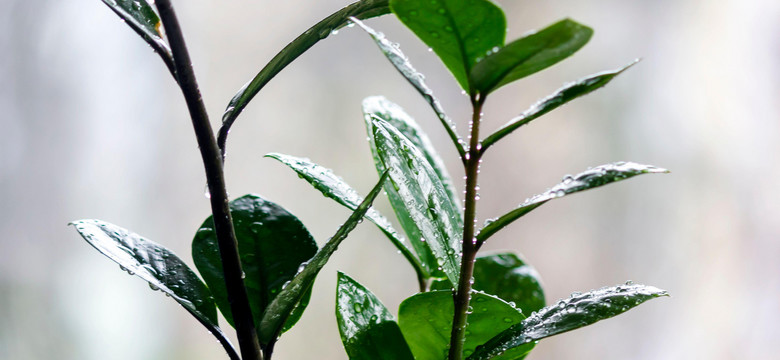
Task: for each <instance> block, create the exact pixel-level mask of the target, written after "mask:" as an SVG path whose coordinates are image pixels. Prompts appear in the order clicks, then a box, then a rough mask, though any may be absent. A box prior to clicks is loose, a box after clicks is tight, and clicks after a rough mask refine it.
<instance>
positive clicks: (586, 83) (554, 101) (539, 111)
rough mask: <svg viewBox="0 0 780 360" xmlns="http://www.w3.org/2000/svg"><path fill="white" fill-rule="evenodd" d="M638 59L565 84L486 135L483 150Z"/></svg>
mask: <svg viewBox="0 0 780 360" xmlns="http://www.w3.org/2000/svg"><path fill="white" fill-rule="evenodd" d="M638 61H639V60H636V61H634V62H632V63H631V64H628V65H627V66H624V67H623V68H620V69H617V70H611V71H604V72H601V73H598V74H594V75H591V76H588V77H586V78H584V79H580V80H577V81H575V82H573V83H570V84H566V85H564V86H563V87H562V88H560V89H558V90H557V91H556V92H555V93H553V94H552V95H550V96H548V97H546V98H544V99H542V100H539V101H538V102H537V103H536V104H534V105H532V106H531V108H529V109H528V110H526V111H524V112H523V113H522V114H520V116H518V117H516V118H513V119H512V120H509V122H508V123H506V124H505V125H504V126H502V127H501V128H500V129H498V130H496V132H495V133H493V134H491V135H490V136H488V137H486V138H485V140H483V141H482V151H485V149H487V148H488V147H490V146H491V145H493V144H495V143H496V142H497V141H498V140H501V139H502V138H503V137H504V136H507V135H509V134H510V133H511V132H513V131H515V130H517V128H519V127H521V126H523V125H525V124H528V123H530V122H531V121H533V120H536V119H537V118H539V117H540V116H542V115H544V114H547V113H548V112H550V111H553V110H555V109H557V108H558V107H559V106H562V105H564V104H566V103H568V102H569V101H572V100H574V99H576V98H578V97H580V96H584V95H587V94H589V93H591V92H592V91H594V90H596V89H599V88H601V87H603V86H604V85H607V83H609V82H610V81H612V79H614V78H615V76H618V75H620V73H622V72H623V71H626V70H627V69H628V68H630V67H631V66H633V65H634V64H636V63H637V62H638Z"/></svg>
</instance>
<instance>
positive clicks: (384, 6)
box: [217, 0, 390, 156]
mask: <svg viewBox="0 0 780 360" xmlns="http://www.w3.org/2000/svg"><path fill="white" fill-rule="evenodd" d="M389 12H390V8H389V6H388V0H361V1H356V2H354V3H352V4H349V5H347V6H346V7H344V8H342V9H341V10H339V11H336V12H335V13H333V14H331V15H330V16H328V17H326V18H324V19H322V20H321V21H320V22H318V23H317V24H315V25H314V26H312V27H311V28H309V29H308V30H306V31H305V32H304V33H303V34H301V35H299V36H298V37H297V38H295V40H293V41H292V42H290V43H289V44H287V46H285V47H284V49H282V51H280V52H279V53H278V54H276V55H275V56H274V57H273V59H271V61H269V62H268V64H266V65H265V66H264V67H263V69H262V70H260V72H259V73H258V74H257V75H255V77H254V78H253V79H252V80H251V81H249V82H248V83H246V84H245V85H244V86H243V87H241V89H239V90H238V93H236V95H234V96H233V98H232V99H231V100H230V103H228V106H227V108H226V109H225V113H224V114H223V115H222V127H220V129H219V134H218V137H217V144H218V145H219V148H220V149H221V150H222V154H223V156H224V154H225V143H226V142H227V135H228V133H229V132H230V128H231V127H232V126H233V123H234V122H235V121H236V118H237V117H238V115H239V114H240V113H241V111H243V110H244V108H245V107H246V106H247V105H248V104H249V102H250V101H251V100H252V98H254V97H255V95H257V93H259V92H260V90H262V89H263V87H264V86H265V85H266V84H268V82H269V81H271V79H273V78H274V77H275V76H276V75H277V74H279V72H281V71H282V70H283V69H284V68H285V67H287V65H289V64H290V63H292V62H293V61H294V60H295V59H297V58H298V56H301V54H303V53H305V52H306V51H307V50H309V49H310V48H311V47H312V46H314V44H316V43H318V42H319V41H320V40H322V39H325V38H326V37H328V35H330V34H331V33H332V32H333V31H334V30H338V29H339V28H341V27H344V26H346V25H347V24H348V23H349V18H350V17H355V18H358V19H368V18H372V17H376V16H382V15H385V14H388V13H389Z"/></svg>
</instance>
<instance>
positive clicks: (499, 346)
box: [402, 283, 668, 360]
mask: <svg viewBox="0 0 780 360" xmlns="http://www.w3.org/2000/svg"><path fill="white" fill-rule="evenodd" d="M661 296H668V294H667V292H666V291H663V290H660V289H658V288H655V287H652V286H645V285H635V284H630V283H627V284H626V285H621V286H615V287H610V288H603V289H601V290H596V291H591V292H588V293H585V294H574V295H573V296H572V297H571V298H568V299H564V300H560V301H558V302H557V303H556V304H555V305H551V306H548V307H546V308H544V309H542V310H540V311H538V312H537V313H535V314H532V315H531V316H529V317H528V318H527V319H525V320H523V321H522V322H521V323H520V324H516V325H513V326H512V327H510V328H509V329H507V330H505V331H503V332H502V333H501V334H499V335H497V336H495V337H494V338H492V339H490V341H488V342H487V343H485V344H484V345H482V346H479V347H477V350H476V351H475V352H474V354H473V355H471V356H469V357H468V360H488V359H494V358H495V357H496V356H499V355H500V354H502V353H504V352H505V351H506V350H507V349H514V348H516V347H518V346H527V345H528V344H533V343H534V342H535V341H539V340H541V339H544V338H547V337H550V336H553V335H557V334H560V333H563V332H567V331H571V330H574V329H578V328H581V327H583V326H587V325H590V324H593V323H595V322H597V321H600V320H604V319H608V318H611V317H613V316H616V315H619V314H622V313H623V312H626V311H628V310H629V309H631V308H633V307H635V306H637V305H639V304H641V303H643V302H645V301H647V300H651V299H654V298H657V297H661ZM402 326H403V325H402ZM402 329H403V327H402Z"/></svg>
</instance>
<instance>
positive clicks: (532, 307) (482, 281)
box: [431, 253, 546, 315]
mask: <svg viewBox="0 0 780 360" xmlns="http://www.w3.org/2000/svg"><path fill="white" fill-rule="evenodd" d="M450 286H451V285H449V284H444V283H442V282H439V281H437V282H434V283H433V284H432V285H431V289H436V290H448V289H450ZM472 288H473V289H474V290H478V291H482V292H485V293H487V294H491V295H495V296H498V297H499V298H501V299H502V300H504V301H508V302H509V303H510V304H514V305H515V307H517V308H518V309H520V310H522V311H523V314H526V315H527V314H530V313H532V312H534V311H537V310H539V309H541V308H543V307H544V306H545V305H546V303H545V300H544V290H543V289H542V280H541V278H540V277H539V273H537V272H536V269H534V268H533V266H531V265H528V264H526V263H525V262H524V261H523V260H522V259H521V258H520V257H519V256H517V255H516V254H513V253H500V254H492V255H482V256H480V257H478V258H477V260H476V261H475V262H474V284H473V285H472Z"/></svg>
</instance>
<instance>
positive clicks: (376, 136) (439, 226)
mask: <svg viewBox="0 0 780 360" xmlns="http://www.w3.org/2000/svg"><path fill="white" fill-rule="evenodd" d="M371 128H372V132H373V135H372V137H373V140H374V143H375V144H376V151H377V154H378V157H379V160H380V161H381V162H382V166H383V167H382V168H384V169H388V170H389V173H390V180H391V186H388V187H387V192H388V195H389V194H391V193H393V195H392V196H395V198H393V197H391V205H392V206H393V208H394V210H395V211H396V215H398V218H399V219H402V218H403V219H404V220H401V221H402V222H401V224H402V225H405V226H404V229H407V227H408V226H410V225H413V227H414V229H412V231H415V230H416V233H417V234H419V236H420V237H419V238H416V237H412V235H411V234H410V235H409V237H410V240H409V241H410V242H411V243H412V245H413V246H414V248H415V250H416V251H417V255H419V256H420V260H421V261H422V262H423V266H427V267H428V268H429V269H430V272H431V273H434V270H438V268H439V267H440V268H441V270H442V271H443V272H444V273H445V274H446V276H447V278H448V279H449V280H450V282H452V283H453V284H457V282H458V278H459V274H460V252H461V248H462V243H461V237H462V232H463V218H462V215H461V213H460V209H459V208H458V207H455V206H454V205H453V204H452V202H451V199H450V198H449V196H448V195H447V191H446V190H444V186H443V185H442V183H441V181H440V180H439V177H438V175H437V174H436V172H435V171H434V170H433V168H432V167H431V165H430V164H429V163H428V161H427V160H425V156H424V155H423V154H422V152H421V151H420V150H419V149H418V148H417V146H415V145H414V144H413V143H412V142H411V141H410V140H409V139H407V138H406V137H405V136H404V135H403V134H401V132H399V131H398V130H397V129H396V128H395V127H393V126H392V125H390V124H389V123H387V122H385V121H383V120H381V119H379V118H373V119H372V122H371ZM389 196H390V195H389ZM399 206H400V207H399ZM409 220H411V224H410V221H409ZM430 253H432V254H433V256H434V257H435V259H431V258H430V257H429V255H428V254H430Z"/></svg>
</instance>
